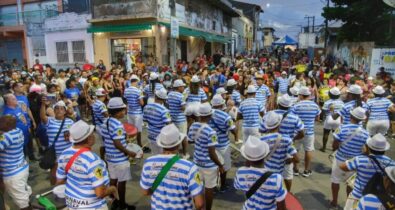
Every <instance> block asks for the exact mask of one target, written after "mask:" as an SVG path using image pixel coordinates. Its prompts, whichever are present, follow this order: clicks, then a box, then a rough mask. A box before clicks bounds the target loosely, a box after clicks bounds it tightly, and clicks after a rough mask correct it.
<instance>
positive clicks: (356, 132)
mask: <svg viewBox="0 0 395 210" xmlns="http://www.w3.org/2000/svg"><path fill="white" fill-rule="evenodd" d="M360 130H361V127H358V128H357V129H355V131H354V132H353V133H352V134H351V136H349V137H348V138H347V139H346V140H345V141H343V142H342V143H341V144H342V145H346V143H348V142H350V141H351V140H352V139H353V138H354V137H355V136H356V135H357V134H358V133H359V131H360Z"/></svg>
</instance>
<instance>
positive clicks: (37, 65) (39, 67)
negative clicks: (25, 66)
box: [33, 64, 44, 73]
mask: <svg viewBox="0 0 395 210" xmlns="http://www.w3.org/2000/svg"><path fill="white" fill-rule="evenodd" d="M33 69H34V70H36V69H38V71H39V72H40V73H43V71H44V66H43V65H41V64H34V65H33Z"/></svg>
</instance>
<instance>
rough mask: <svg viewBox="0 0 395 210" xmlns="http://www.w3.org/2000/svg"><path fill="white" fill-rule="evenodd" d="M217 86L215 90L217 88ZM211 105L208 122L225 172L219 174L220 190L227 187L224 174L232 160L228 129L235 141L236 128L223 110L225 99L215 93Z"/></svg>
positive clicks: (230, 165)
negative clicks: (213, 133)
mask: <svg viewBox="0 0 395 210" xmlns="http://www.w3.org/2000/svg"><path fill="white" fill-rule="evenodd" d="M219 89H220V88H218V89H217V90H219ZM211 104H212V105H213V109H214V110H213V115H212V117H211V120H210V122H209V125H210V127H211V128H213V129H214V130H215V131H216V132H217V136H218V144H217V145H216V146H215V148H216V150H217V151H218V152H219V153H220V155H221V156H222V157H223V159H224V170H225V172H224V173H222V174H220V176H221V177H220V178H221V189H220V191H221V192H224V191H225V190H226V189H227V186H226V174H227V172H228V171H229V170H230V168H231V167H232V160H231V157H230V152H231V148H230V146H229V145H230V141H229V131H230V132H232V134H233V136H234V139H235V141H237V136H238V134H237V129H236V126H235V124H234V122H233V120H232V118H231V117H230V115H229V114H228V113H226V112H225V111H224V109H225V100H224V99H223V98H222V96H221V95H219V94H216V95H215V96H214V97H213V99H212V100H211Z"/></svg>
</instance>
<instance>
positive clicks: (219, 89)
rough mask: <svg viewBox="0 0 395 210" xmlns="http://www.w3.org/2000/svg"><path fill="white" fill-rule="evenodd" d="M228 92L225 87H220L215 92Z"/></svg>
mask: <svg viewBox="0 0 395 210" xmlns="http://www.w3.org/2000/svg"><path fill="white" fill-rule="evenodd" d="M225 93H228V91H226V90H225V88H223V87H220V88H218V89H217V91H216V94H225Z"/></svg>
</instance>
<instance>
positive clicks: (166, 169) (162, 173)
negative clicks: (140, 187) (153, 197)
mask: <svg viewBox="0 0 395 210" xmlns="http://www.w3.org/2000/svg"><path fill="white" fill-rule="evenodd" d="M178 160H180V156H178V155H174V156H173V157H172V158H170V159H169V160H168V161H167V163H166V164H165V165H164V166H163V168H162V170H161V171H160V172H159V174H158V176H157V177H156V179H155V181H154V183H153V184H152V187H151V189H150V191H151V193H154V192H155V190H156V188H158V186H159V185H160V183H161V182H162V180H163V179H164V178H165V176H166V174H167V172H169V171H170V169H171V167H173V165H174V164H175V163H176V162H177V161H178Z"/></svg>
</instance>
